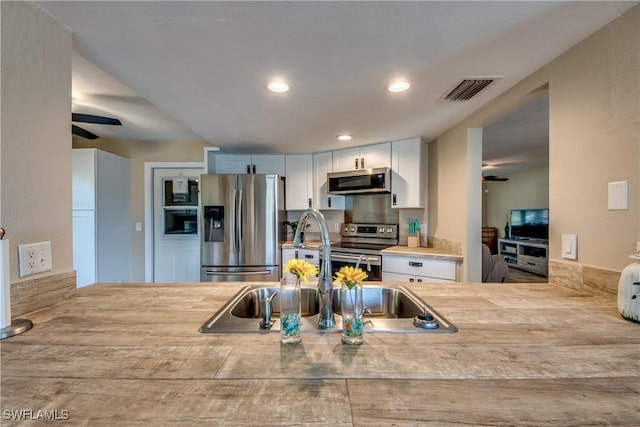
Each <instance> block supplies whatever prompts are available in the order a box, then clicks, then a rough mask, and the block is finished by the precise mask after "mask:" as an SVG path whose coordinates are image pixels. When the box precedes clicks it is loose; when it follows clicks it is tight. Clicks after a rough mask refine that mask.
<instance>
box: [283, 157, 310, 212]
mask: <svg viewBox="0 0 640 427" xmlns="http://www.w3.org/2000/svg"><path fill="white" fill-rule="evenodd" d="M285 166H286V173H287V178H286V180H285V208H286V209H287V210H289V211H295V210H305V209H307V208H311V207H314V204H315V203H314V201H313V156H312V155H311V154H290V155H286V156H285Z"/></svg>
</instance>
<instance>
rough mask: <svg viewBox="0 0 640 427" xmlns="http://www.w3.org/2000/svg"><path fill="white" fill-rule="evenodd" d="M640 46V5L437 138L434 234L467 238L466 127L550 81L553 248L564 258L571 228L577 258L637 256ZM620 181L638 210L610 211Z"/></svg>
mask: <svg viewBox="0 0 640 427" xmlns="http://www.w3.org/2000/svg"><path fill="white" fill-rule="evenodd" d="M639 45H640V6H636V7H634V8H632V9H631V10H630V11H628V12H627V13H625V14H624V15H623V16H621V17H620V18H618V19H617V20H615V21H613V22H612V23H610V24H609V25H607V26H606V27H604V28H603V29H601V30H599V31H598V32H596V33H594V34H593V35H592V36H590V37H589V38H587V39H586V40H585V41H583V42H581V43H580V44H578V45H577V46H575V47H573V48H572V49H570V50H569V51H567V52H566V53H564V54H563V55H561V56H560V57H558V58H557V59H555V60H554V61H552V62H551V63H549V64H548V65H547V66H545V67H543V68H542V69H540V70H539V71H537V72H535V73H533V74H532V75H531V76H529V77H528V78H526V79H525V80H523V81H522V82H520V83H519V84H517V85H516V86H515V87H513V88H512V89H510V90H509V91H507V92H506V93H504V94H503V95H501V96H500V97H498V98H497V99H496V100H494V101H492V102H491V103H489V104H487V105H486V106H485V107H483V108H481V109H479V110H477V111H476V112H475V113H474V114H473V115H471V116H470V117H469V118H467V119H466V120H464V121H463V122H461V123H459V124H458V125H456V126H455V127H454V128H452V129H451V130H449V131H447V132H446V133H444V134H443V135H442V136H440V137H439V138H437V140H436V141H434V143H432V147H431V149H432V152H433V153H434V155H433V156H431V161H430V168H431V169H433V170H431V171H430V174H431V176H433V175H435V178H436V179H433V180H431V181H430V192H431V199H430V200H433V203H430V208H429V218H430V220H431V219H432V218H434V219H435V226H434V227H431V233H434V234H433V235H434V236H435V237H438V238H444V239H454V240H455V239H464V236H463V235H462V230H464V229H465V226H466V223H465V221H466V218H465V215H464V214H462V213H460V211H461V210H462V211H464V209H465V206H464V205H463V203H464V200H465V199H466V194H465V192H466V189H465V186H464V177H465V175H464V164H461V161H462V160H463V159H465V158H466V146H465V141H466V133H465V131H466V129H467V128H469V127H480V126H486V125H488V124H490V123H491V122H493V121H495V120H496V119H498V118H500V117H502V116H504V115H505V114H506V113H508V112H509V111H512V110H514V109H515V108H516V107H517V106H518V105H521V104H522V103H523V102H524V100H526V98H527V97H528V96H531V94H532V93H533V92H535V91H537V90H538V89H539V88H541V87H544V86H545V85H546V84H547V83H548V85H549V121H550V126H549V128H550V135H549V146H550V154H549V157H550V158H549V208H550V210H551V215H553V220H552V224H551V227H550V242H549V244H550V257H551V258H552V259H560V236H561V234H562V233H577V234H578V235H579V243H578V248H579V249H578V252H579V255H578V260H577V263H581V264H586V265H592V266H597V267H602V268H608V269H616V270H621V269H622V268H623V267H624V266H625V265H626V264H628V263H629V259H628V255H629V254H631V253H633V252H635V242H636V240H640V208H639V199H640V178H639V172H638V171H639V170H640V125H639V120H640V92H639V90H640V89H639V88H640V66H639V50H638V46H639ZM617 180H627V181H629V182H630V189H631V190H630V191H631V195H630V209H629V210H628V211H622V212H611V211H608V210H607V206H606V195H607V183H608V182H609V181H617ZM478 232H479V233H480V230H478Z"/></svg>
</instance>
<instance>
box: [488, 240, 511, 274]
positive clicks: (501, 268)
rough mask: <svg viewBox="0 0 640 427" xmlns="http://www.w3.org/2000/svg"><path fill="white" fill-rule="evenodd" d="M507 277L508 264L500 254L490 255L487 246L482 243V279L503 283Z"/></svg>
mask: <svg viewBox="0 0 640 427" xmlns="http://www.w3.org/2000/svg"><path fill="white" fill-rule="evenodd" d="M508 278H509V265H508V264H507V261H505V260H504V258H502V256H500V255H491V250H490V249H489V246H487V245H485V244H484V243H483V244H482V281H483V282H484V283H504V282H506V281H507V279H508Z"/></svg>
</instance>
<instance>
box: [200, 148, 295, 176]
mask: <svg viewBox="0 0 640 427" xmlns="http://www.w3.org/2000/svg"><path fill="white" fill-rule="evenodd" d="M207 156H212V157H213V158H214V159H213V162H211V159H210V158H209V159H208V161H207V162H206V164H207V173H239V174H240V173H242V174H247V173H248V174H251V173H276V174H278V175H280V176H285V159H284V154H212V152H207Z"/></svg>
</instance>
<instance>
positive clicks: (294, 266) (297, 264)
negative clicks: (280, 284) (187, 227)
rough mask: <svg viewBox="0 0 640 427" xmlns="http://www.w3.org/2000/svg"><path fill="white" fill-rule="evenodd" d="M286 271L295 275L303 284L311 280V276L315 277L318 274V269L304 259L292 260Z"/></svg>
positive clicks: (286, 265)
mask: <svg viewBox="0 0 640 427" xmlns="http://www.w3.org/2000/svg"><path fill="white" fill-rule="evenodd" d="M284 271H286V272H288V273H291V274H294V275H295V276H296V277H297V278H298V279H302V281H303V282H307V281H308V280H309V276H315V275H316V274H318V269H317V268H316V267H314V266H313V265H311V264H309V263H308V262H307V261H305V260H303V259H295V258H294V259H290V260H289V261H287V263H286V264H285V265H284Z"/></svg>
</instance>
